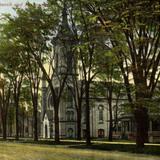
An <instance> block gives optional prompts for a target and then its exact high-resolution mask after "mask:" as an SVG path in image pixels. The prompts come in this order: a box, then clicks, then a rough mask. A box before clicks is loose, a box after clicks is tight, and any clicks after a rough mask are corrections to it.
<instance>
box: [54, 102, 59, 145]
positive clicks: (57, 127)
mask: <svg viewBox="0 0 160 160" xmlns="http://www.w3.org/2000/svg"><path fill="white" fill-rule="evenodd" d="M58 109H59V105H58V104H57V105H56V106H55V108H54V124H55V143H56V144H59V142H60V140H59V115H58V112H59V111H58Z"/></svg>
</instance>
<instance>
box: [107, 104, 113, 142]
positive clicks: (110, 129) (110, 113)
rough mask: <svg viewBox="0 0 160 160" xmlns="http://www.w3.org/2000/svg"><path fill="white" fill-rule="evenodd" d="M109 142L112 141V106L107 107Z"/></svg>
mask: <svg viewBox="0 0 160 160" xmlns="http://www.w3.org/2000/svg"><path fill="white" fill-rule="evenodd" d="M108 140H109V141H112V140H113V118H112V106H111V105H109V137H108Z"/></svg>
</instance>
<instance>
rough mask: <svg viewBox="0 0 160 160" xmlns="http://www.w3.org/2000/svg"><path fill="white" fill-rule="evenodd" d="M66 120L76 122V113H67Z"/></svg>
mask: <svg viewBox="0 0 160 160" xmlns="http://www.w3.org/2000/svg"><path fill="white" fill-rule="evenodd" d="M66 119H67V121H73V120H74V112H73V111H67V112H66Z"/></svg>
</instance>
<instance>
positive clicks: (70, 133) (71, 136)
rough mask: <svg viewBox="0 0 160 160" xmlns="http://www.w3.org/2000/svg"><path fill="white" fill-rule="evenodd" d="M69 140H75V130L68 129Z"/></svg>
mask: <svg viewBox="0 0 160 160" xmlns="http://www.w3.org/2000/svg"><path fill="white" fill-rule="evenodd" d="M68 138H73V129H72V128H68Z"/></svg>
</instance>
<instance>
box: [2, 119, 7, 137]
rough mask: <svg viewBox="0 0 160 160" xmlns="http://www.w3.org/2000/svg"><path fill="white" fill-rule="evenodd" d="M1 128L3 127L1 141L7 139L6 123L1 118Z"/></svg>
mask: <svg viewBox="0 0 160 160" xmlns="http://www.w3.org/2000/svg"><path fill="white" fill-rule="evenodd" d="M2 127H3V139H4V140H6V139H7V121H6V117H3V121H2Z"/></svg>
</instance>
